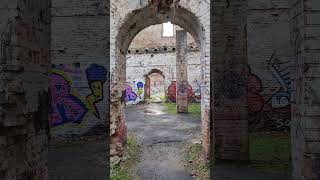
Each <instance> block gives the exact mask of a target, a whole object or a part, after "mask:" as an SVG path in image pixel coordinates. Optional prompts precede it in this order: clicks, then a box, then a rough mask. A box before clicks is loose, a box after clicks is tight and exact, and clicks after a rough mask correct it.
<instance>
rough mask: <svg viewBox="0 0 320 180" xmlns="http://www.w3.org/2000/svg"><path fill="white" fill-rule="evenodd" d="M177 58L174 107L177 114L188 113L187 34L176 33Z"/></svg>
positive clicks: (180, 31) (183, 32) (182, 32)
mask: <svg viewBox="0 0 320 180" xmlns="http://www.w3.org/2000/svg"><path fill="white" fill-rule="evenodd" d="M176 38H177V40H176V42H177V58H176V69H177V70H176V77H177V85H176V106H177V112H178V113H187V112H188V91H187V89H188V88H187V87H188V86H187V83H188V77H187V76H188V61H187V58H186V56H187V32H186V31H184V30H179V31H177V37H176Z"/></svg>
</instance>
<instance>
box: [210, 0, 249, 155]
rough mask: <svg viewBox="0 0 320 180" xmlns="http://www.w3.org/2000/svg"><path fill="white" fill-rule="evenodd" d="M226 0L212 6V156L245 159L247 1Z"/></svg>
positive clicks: (246, 126) (246, 153)
mask: <svg viewBox="0 0 320 180" xmlns="http://www.w3.org/2000/svg"><path fill="white" fill-rule="evenodd" d="M228 2H229V3H227V2H226V1H215V4H214V9H213V13H214V14H213V18H214V19H213V27H214V30H213V37H214V38H213V59H214V62H213V67H214V74H213V76H212V79H213V80H212V81H213V82H214V83H215V84H214V87H215V88H214V102H213V103H214V104H212V105H211V106H212V107H214V115H213V116H214V117H213V118H214V119H213V120H214V130H213V131H214V133H215V135H214V145H215V157H217V158H218V159H227V160H244V161H247V160H249V150H248V109H247V91H246V84H247V80H246V76H247V69H246V66H247V63H248V59H247V48H246V47H247V45H246V43H247V41H246V38H247V37H246V31H247V29H246V26H247V1H232V0H230V1H228Z"/></svg>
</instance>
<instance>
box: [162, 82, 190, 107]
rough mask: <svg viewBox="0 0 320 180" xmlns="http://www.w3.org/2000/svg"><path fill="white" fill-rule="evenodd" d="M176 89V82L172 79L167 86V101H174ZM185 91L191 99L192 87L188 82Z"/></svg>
mask: <svg viewBox="0 0 320 180" xmlns="http://www.w3.org/2000/svg"><path fill="white" fill-rule="evenodd" d="M176 90H177V83H176V81H172V82H171V84H170V86H169V87H168V92H167V100H168V101H171V102H176ZM187 93H188V100H189V101H191V100H192V99H193V91H192V87H191V86H190V85H189V84H188V85H187Z"/></svg>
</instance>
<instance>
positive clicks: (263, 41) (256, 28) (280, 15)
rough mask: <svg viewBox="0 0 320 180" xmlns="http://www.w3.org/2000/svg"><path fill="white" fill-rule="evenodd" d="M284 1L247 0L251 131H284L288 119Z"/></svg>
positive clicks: (289, 87)
mask: <svg viewBox="0 0 320 180" xmlns="http://www.w3.org/2000/svg"><path fill="white" fill-rule="evenodd" d="M289 34H290V33H289V18H288V1H287V0H277V1H273V0H258V1H257V0H249V1H248V17H247V44H248V48H247V49H248V71H249V77H248V78H249V80H248V85H247V87H248V90H249V92H248V113H249V126H250V129H251V130H255V131H269V130H288V129H290V121H291V106H290V102H291V100H290V99H291V92H292V83H291V69H292V58H291V57H290V37H289Z"/></svg>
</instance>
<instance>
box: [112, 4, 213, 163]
mask: <svg viewBox="0 0 320 180" xmlns="http://www.w3.org/2000/svg"><path fill="white" fill-rule="evenodd" d="M207 6H208V7H207V11H208V12H207V13H208V14H209V13H210V8H209V6H210V5H208V4H207ZM193 11H194V10H192V9H190V8H189V9H188V8H186V7H183V5H177V6H176V7H175V8H171V9H169V10H168V9H167V10H166V11H165V12H161V13H159V9H158V8H153V7H152V6H146V7H143V8H138V9H136V10H133V11H132V12H130V13H128V14H126V15H125V16H124V19H123V21H122V22H121V23H120V25H119V26H118V27H119V29H118V31H117V33H116V36H115V47H114V49H113V50H114V56H115V57H114V58H115V60H114V69H115V71H114V74H113V76H114V81H113V82H111V119H110V121H111V122H110V124H111V129H110V131H111V145H110V148H111V159H114V158H117V157H118V156H121V155H122V153H123V150H124V149H123V144H124V143H125V136H126V135H125V126H123V124H124V122H125V117H124V112H123V107H124V104H125V103H123V99H124V98H123V95H124V91H123V89H124V86H125V77H126V72H125V69H126V53H127V52H128V48H129V46H130V43H131V42H132V40H133V39H134V37H135V36H136V35H137V34H138V33H139V32H140V31H141V30H143V29H145V28H147V27H148V26H151V25H155V24H161V23H164V22H167V21H170V22H171V23H173V24H176V25H179V26H180V27H182V28H183V29H184V30H186V31H187V32H189V33H190V34H191V36H193V38H194V39H195V41H196V42H197V44H198V46H199V47H200V49H201V62H203V63H201V64H202V68H201V69H202V79H201V84H202V86H203V88H201V94H202V96H201V97H202V98H203V99H202V100H201V107H202V108H201V119H202V140H203V147H204V155H205V157H206V158H208V154H209V117H210V116H209V112H210V104H209V103H210V90H209V89H210V72H209V71H206V69H210V67H209V66H210V57H209V55H208V54H206V52H208V50H210V34H209V32H206V30H205V29H206V28H204V27H207V28H208V29H207V30H208V31H209V26H210V24H209V23H210V21H209V18H208V17H207V18H205V19H206V20H203V18H204V17H202V16H201V15H199V13H200V12H197V13H196V12H193ZM208 16H210V14H209V15H208ZM201 18H202V19H201ZM203 22H206V24H203ZM111 38H112V37H111ZM111 51H112V50H111ZM111 63H112V62H111ZM120 92H122V93H120ZM120 94H122V98H120V97H119V96H120ZM120 99H122V100H120ZM112 112H117V113H112ZM119 124H120V125H121V126H120V125H119ZM119 132H122V134H120V133H119Z"/></svg>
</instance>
